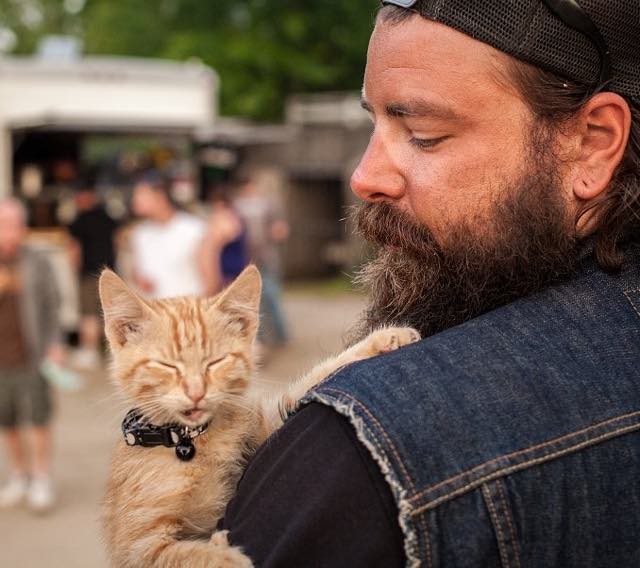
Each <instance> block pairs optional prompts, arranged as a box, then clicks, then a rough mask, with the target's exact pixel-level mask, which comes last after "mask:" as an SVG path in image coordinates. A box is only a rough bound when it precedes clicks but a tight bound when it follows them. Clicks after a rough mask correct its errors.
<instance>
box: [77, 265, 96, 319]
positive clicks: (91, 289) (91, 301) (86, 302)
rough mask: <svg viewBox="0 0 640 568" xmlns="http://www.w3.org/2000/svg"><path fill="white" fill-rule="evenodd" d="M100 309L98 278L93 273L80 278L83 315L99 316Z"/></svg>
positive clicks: (81, 311) (81, 310)
mask: <svg viewBox="0 0 640 568" xmlns="http://www.w3.org/2000/svg"><path fill="white" fill-rule="evenodd" d="M100 310H101V308H100V296H99V295H98V278H97V277H96V276H91V275H88V276H83V277H82V279H81V280H80V313H81V314H82V315H83V316H97V315H98V314H100Z"/></svg>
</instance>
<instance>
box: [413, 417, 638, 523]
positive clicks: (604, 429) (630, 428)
mask: <svg viewBox="0 0 640 568" xmlns="http://www.w3.org/2000/svg"><path fill="white" fill-rule="evenodd" d="M638 430H640V411H636V412H632V413H629V414H625V415H623V416H618V417H615V418H612V419H609V420H606V421H604V422H601V423H598V424H594V425H592V426H590V427H588V428H585V429H583V430H580V431H577V432H574V433H571V434H568V435H565V436H561V437H560V438H556V439H553V440H549V441H548V442H545V443H543V444H537V445H535V446H532V447H530V448H526V449H524V450H519V451H518V452H514V453H512V454H508V455H506V456H500V457H498V458H495V459H493V460H490V461H488V462H485V463H484V464H481V465H479V466H476V467H474V468H471V469H469V470H467V471H464V472H462V473H460V474H457V475H455V476H453V477H451V478H449V479H446V480H444V481H442V482H440V483H438V484H436V485H434V486H431V487H429V488H427V489H425V490H423V491H421V492H420V493H418V494H416V495H413V496H412V497H411V499H410V500H411V503H412V505H413V507H414V508H413V512H412V515H419V514H421V513H423V512H425V511H427V510H430V509H434V508H435V507H437V506H438V505H440V504H442V503H444V502H445V501H449V500H451V499H453V498H455V497H459V496H461V495H463V494H465V493H468V492H469V491H472V490H474V489H476V488H478V487H480V486H481V485H483V484H485V483H487V482H489V481H493V480H495V479H499V478H501V477H504V476H506V475H510V474H512V473H515V472H518V471H521V470H524V469H527V468H529V467H532V466H534V465H539V464H541V463H545V462H547V461H551V460H554V459H558V458H561V457H563V456H565V455H568V454H572V453H575V452H577V451H579V450H582V449H584V448H588V447H590V446H594V445H596V444H598V443H600V442H604V441H606V440H609V439H612V438H616V437H619V436H622V435H625V434H630V433H632V432H635V431H638ZM554 445H555V446H556V447H557V446H560V447H557V449H553V446H554ZM514 458H517V459H514ZM514 462H515V463H514Z"/></svg>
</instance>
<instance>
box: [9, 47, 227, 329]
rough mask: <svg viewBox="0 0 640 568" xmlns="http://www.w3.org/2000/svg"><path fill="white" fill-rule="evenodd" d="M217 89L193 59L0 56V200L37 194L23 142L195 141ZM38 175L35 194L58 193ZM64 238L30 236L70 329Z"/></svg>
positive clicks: (54, 233)
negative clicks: (22, 157)
mask: <svg viewBox="0 0 640 568" xmlns="http://www.w3.org/2000/svg"><path fill="white" fill-rule="evenodd" d="M218 91H219V80H218V77H217V75H216V73H215V72H214V71H213V70H212V69H210V68H209V67H207V66H205V65H203V64H201V63H198V62H188V63H178V62H170V61H164V60H153V59H134V58H115V57H85V58H79V57H77V58H71V59H55V58H53V59H52V58H42V57H0V198H1V197H3V196H8V195H16V196H17V197H29V198H33V197H34V194H28V193H27V188H26V186H27V185H33V182H34V180H33V176H31V177H30V176H29V175H26V174H28V173H29V172H31V173H33V171H34V168H33V166H34V164H33V163H29V164H27V165H26V166H25V164H20V161H19V158H18V155H19V154H20V152H21V148H23V146H24V143H25V140H26V141H28V140H33V138H34V137H37V138H38V141H39V147H38V148H39V151H40V149H41V148H43V149H44V154H47V152H51V153H54V154H55V152H57V151H59V149H58V148H57V147H56V146H57V145H58V141H59V140H60V139H61V133H62V137H63V138H64V140H69V139H71V140H76V139H77V140H82V139H84V137H87V136H91V135H100V136H102V135H106V136H112V135H114V136H119V135H123V136H139V135H142V136H147V135H152V136H154V135H160V136H164V137H178V138H180V139H182V140H184V139H186V140H188V141H190V142H194V141H195V140H196V135H197V133H198V132H199V131H201V130H210V129H211V127H212V125H213V123H214V121H215V119H216V116H217V114H218ZM35 165H36V168H35V171H37V172H42V171H45V170H46V168H47V156H46V155H45V156H44V157H42V163H41V164H37V163H36V164H35ZM40 166H41V167H40ZM20 168H22V169H23V171H17V170H18V169H20ZM194 170H197V168H196V167H194ZM36 177H37V178H38V179H37V180H36V181H35V184H36V185H39V186H41V187H39V188H38V193H37V194H36V195H38V194H40V195H45V194H47V192H49V193H48V194H49V196H51V195H57V193H56V188H55V187H46V186H47V180H46V176H45V175H44V174H43V175H40V174H39V175H37V176H36ZM28 178H30V179H28ZM193 181H194V182H196V183H197V180H193ZM64 235H65V232H64V230H62V229H55V228H54V229H53V230H48V229H46V228H44V229H43V228H42V227H40V228H39V229H38V230H36V231H33V232H32V235H31V241H32V243H33V244H34V245H36V246H39V247H41V248H42V249H44V250H46V252H47V254H48V257H49V258H50V259H51V262H52V265H53V267H54V268H55V272H56V275H57V280H58V281H59V283H60V288H61V291H62V292H63V306H62V313H61V316H62V320H63V324H64V325H65V327H66V328H67V329H68V330H73V329H74V328H75V325H76V323H77V317H78V313H77V300H76V296H77V291H76V285H75V278H74V277H73V275H72V271H71V269H70V266H69V263H68V261H67V256H66V254H65V251H64V239H65V237H64Z"/></svg>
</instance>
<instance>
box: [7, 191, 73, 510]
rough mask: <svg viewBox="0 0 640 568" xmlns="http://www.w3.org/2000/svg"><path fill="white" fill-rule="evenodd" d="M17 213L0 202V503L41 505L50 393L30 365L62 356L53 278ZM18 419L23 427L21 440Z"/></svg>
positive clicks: (46, 492)
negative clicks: (2, 453) (0, 435)
mask: <svg viewBox="0 0 640 568" xmlns="http://www.w3.org/2000/svg"><path fill="white" fill-rule="evenodd" d="M25 220H26V214H25V210H24V208H23V206H22V204H21V203H20V202H19V201H16V200H13V199H7V200H3V201H0V426H1V427H2V429H3V431H4V438H5V442H6V445H7V450H8V458H9V470H10V477H9V482H8V483H7V484H6V485H5V486H4V487H3V488H2V489H0V507H12V506H15V505H18V504H19V503H21V502H22V501H23V500H24V499H25V498H26V499H27V503H28V505H29V506H30V507H31V508H32V509H34V510H35V511H44V510H46V509H49V508H50V507H51V506H52V505H53V503H54V492H53V486H52V482H51V433H50V427H49V421H50V415H51V400H50V394H49V388H48V386H47V383H45V381H44V379H43V377H42V376H41V374H40V373H39V371H38V369H39V367H40V364H41V362H42V360H43V359H44V358H45V357H46V358H49V359H51V360H53V361H54V362H56V363H62V361H63V359H64V350H63V348H62V344H61V340H60V338H61V332H60V326H59V323H58V305H59V300H58V293H57V290H56V286H55V280H54V278H53V275H52V273H51V269H50V267H49V264H48V262H47V260H46V259H44V258H42V257H41V256H40V255H39V254H37V253H36V252H35V251H33V250H30V249H28V248H26V247H25V246H24V239H25V236H26V224H25ZM22 423H27V424H29V426H30V428H29V431H28V432H27V434H28V435H29V438H28V441H29V444H27V443H26V441H25V440H24V439H23V438H22V434H24V432H20V430H19V426H20V424H22ZM28 450H29V451H28ZM29 454H30V455H29Z"/></svg>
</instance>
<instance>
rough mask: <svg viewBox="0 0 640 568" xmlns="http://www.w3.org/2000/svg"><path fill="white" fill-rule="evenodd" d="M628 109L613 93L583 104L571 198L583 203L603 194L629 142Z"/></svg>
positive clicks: (599, 96) (578, 128)
mask: <svg viewBox="0 0 640 568" xmlns="http://www.w3.org/2000/svg"><path fill="white" fill-rule="evenodd" d="M630 130H631V110H630V109H629V105H628V104H627V102H626V101H625V100H624V99H623V98H622V97H621V96H620V95H617V94H615V93H599V94H597V95H595V96H594V97H592V98H591V99H590V100H589V102H587V103H586V104H585V106H584V108H583V109H582V111H581V112H580V115H579V117H578V124H577V132H578V134H579V137H580V138H579V146H578V149H577V152H576V155H577V160H576V162H575V165H576V166H577V168H576V170H575V176H574V178H573V180H572V190H573V195H574V197H575V198H576V199H578V200H580V201H582V202H584V201H590V200H592V199H595V198H597V197H599V196H600V195H601V194H602V193H603V192H604V191H606V189H607V187H608V186H609V183H610V182H611V179H612V178H613V175H614V173H615V170H616V168H617V167H618V164H619V163H620V162H621V160H622V157H623V155H624V151H625V149H626V147H627V143H628V141H629V132H630Z"/></svg>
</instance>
